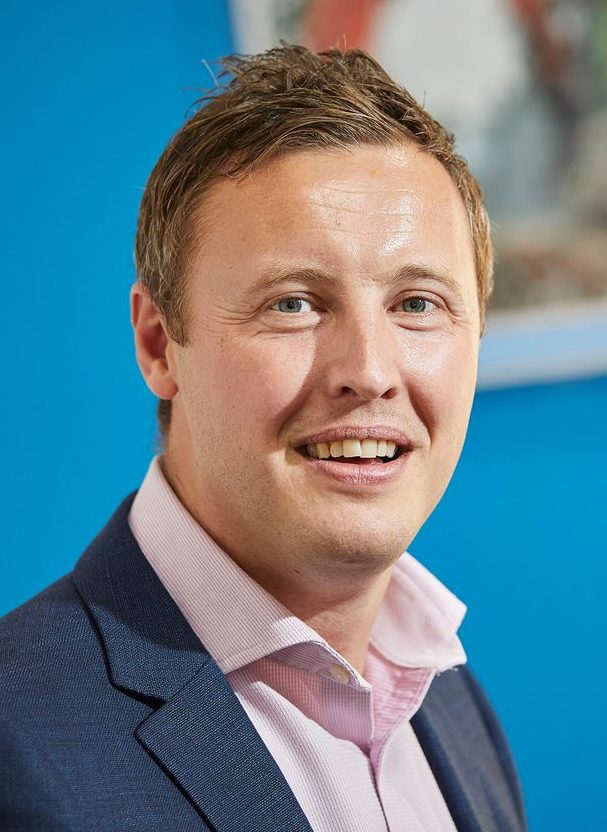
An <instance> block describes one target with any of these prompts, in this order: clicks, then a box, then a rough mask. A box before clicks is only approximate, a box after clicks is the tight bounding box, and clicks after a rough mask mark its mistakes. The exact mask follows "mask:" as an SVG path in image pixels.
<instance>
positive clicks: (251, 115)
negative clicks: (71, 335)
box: [135, 44, 493, 437]
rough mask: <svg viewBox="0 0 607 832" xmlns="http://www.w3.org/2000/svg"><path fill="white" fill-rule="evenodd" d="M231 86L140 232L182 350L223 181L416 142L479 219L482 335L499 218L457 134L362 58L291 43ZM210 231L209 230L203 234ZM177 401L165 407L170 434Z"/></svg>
mask: <svg viewBox="0 0 607 832" xmlns="http://www.w3.org/2000/svg"><path fill="white" fill-rule="evenodd" d="M221 64H222V67H223V72H222V73H221V75H222V76H225V75H228V74H229V75H232V76H233V77H232V78H231V80H230V81H229V83H228V84H227V85H226V86H225V87H222V88H217V89H216V90H214V91H211V93H210V94H209V95H207V96H204V97H203V98H201V99H200V100H199V101H198V102H196V104H197V105H198V109H196V111H195V113H194V115H193V116H192V117H191V118H190V119H189V120H188V121H186V123H185V124H184V125H183V127H182V128H181V129H180V130H179V132H178V133H176V135H175V136H173V138H172V139H171V141H170V142H169V144H168V146H167V148H166V149H165V151H164V153H163V154H162V156H161V157H160V159H159V160H158V162H157V163H156V166H155V167H154V170H153V171H152V173H151V175H150V178H149V180H148V183H147V186H146V188H145V192H144V194H143V199H142V201H141V209H140V212H139V221H138V225H137V238H136V244H135V259H136V267H137V275H138V279H139V280H140V281H141V283H142V284H143V285H144V286H145V287H146V289H147V291H148V292H149V295H150V297H151V299H152V301H153V302H154V304H155V305H156V307H157V308H158V310H159V311H160V312H161V314H162V315H163V317H164V320H165V323H166V326H167V330H168V332H169V334H170V335H171V337H172V338H173V339H174V340H175V341H177V342H178V343H180V344H182V345H185V344H187V342H188V304H187V285H188V273H189V268H188V263H189V259H190V257H191V256H192V254H193V252H194V251H195V250H196V247H197V245H199V244H200V243H201V242H202V240H201V238H200V234H198V235H196V233H195V227H194V226H195V223H194V221H193V219H194V218H195V216H196V210H197V209H198V208H199V206H200V204H201V202H202V199H203V197H204V195H205V193H206V191H207V189H208V188H209V186H210V185H211V184H212V183H213V182H215V181H216V180H217V179H219V178H220V177H222V176H230V177H244V176H246V175H247V173H249V172H250V171H251V170H253V169H255V168H257V167H259V166H260V165H262V164H263V163H264V162H267V161H269V160H271V159H273V158H276V157H277V156H279V155H281V154H284V153H289V152H294V151H297V150H303V149H313V148H318V149H321V150H322V149H330V148H349V147H352V146H356V145H378V146H391V145H392V146H393V145H395V144H399V143H402V141H403V140H407V139H409V140H412V141H414V142H416V143H417V144H419V145H420V146H421V147H422V148H423V149H424V150H426V151H427V152H428V153H430V154H432V155H433V156H435V157H436V158H437V159H438V160H439V161H440V162H441V164H442V165H443V167H444V168H445V169H446V170H447V172H448V173H449V174H450V176H451V178H452V179H453V182H454V183H455V185H456V187H457V189H458V191H459V193H460V195H461V198H462V201H463V203H464V206H465V208H466V211H467V213H468V218H469V221H470V228H471V231H472V240H473V246H474V258H475V265H476V275H477V285H478V298H479V305H480V310H481V327H484V321H485V312H486V306H487V301H488V299H489V296H490V294H491V290H492V288H493V250H492V245H491V235H490V228H489V219H488V216H487V212H486V210H485V206H484V202H483V196H482V193H481V190H480V188H479V185H478V183H477V181H476V179H475V178H474V176H473V175H472V173H471V172H470V169H469V168H468V165H467V163H466V162H465V161H464V159H462V158H461V157H460V156H458V155H457V153H456V152H455V142H454V138H453V135H452V134H451V133H449V132H448V131H447V130H445V128H444V127H442V126H441V125H440V124H439V123H438V122H437V121H436V120H435V119H434V118H432V116H431V115H430V114H429V113H428V112H426V110H424V108H423V107H421V106H420V105H419V104H418V103H417V102H416V101H415V99H414V98H413V96H412V95H411V94H410V93H409V92H408V91H407V90H406V89H405V88H404V87H402V86H400V85H399V84H397V83H396V82H395V81H393V80H392V79H391V78H390V76H389V75H388V74H387V73H386V72H385V71H384V69H382V67H381V66H380V65H379V64H378V63H377V61H376V60H374V59H373V58H372V57H371V56H370V55H368V54H367V53H366V52H363V51H362V50H359V49H350V50H346V51H341V50H339V49H330V50H328V51H326V52H319V53H315V52H311V51H310V50H308V49H306V48H305V47H303V46H294V45H289V44H282V45H281V46H280V47H276V48H274V49H270V50H268V51H267V52H263V53H262V54H260V55H249V56H243V55H232V56H229V57H227V58H224V59H223V60H222V61H221ZM203 233H204V231H203ZM170 416H171V403H170V402H169V401H163V400H160V402H159V405H158V420H159V425H160V431H161V435H162V436H163V437H165V436H166V434H167V432H168V427H169V423H170Z"/></svg>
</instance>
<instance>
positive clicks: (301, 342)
mask: <svg viewBox="0 0 607 832" xmlns="http://www.w3.org/2000/svg"><path fill="white" fill-rule="evenodd" d="M309 346H310V345H309V344H307V343H306V339H302V338H297V337H295V336H284V337H276V338H263V337H262V338H259V339H258V340H253V341H248V342H245V341H242V342H240V343H238V342H237V343H232V344H229V343H228V344H225V343H224V344H223V346H222V348H221V350H219V351H218V354H217V355H216V356H215V360H214V364H215V365H216V367H215V370H214V372H213V376H214V377H215V378H216V379H217V380H218V385H217V387H218V389H217V387H216V388H215V389H214V390H213V396H215V397H216V399H217V400H221V407H222V409H223V411H224V412H226V411H227V413H228V418H229V420H230V421H236V422H239V423H242V424H243V425H244V426H245V429H246V426H250V427H251V428H253V426H256V427H257V428H258V431H259V432H260V433H264V434H266V436H268V437H276V432H277V429H280V427H281V426H282V425H283V424H284V422H285V421H286V420H287V419H288V418H289V416H290V415H291V414H292V413H293V412H294V411H295V410H296V409H297V408H298V407H299V405H300V403H301V401H302V399H303V397H304V396H305V391H306V382H307V380H308V378H309V377H310V374H311V371H312V367H313V357H314V356H313V351H312V349H309Z"/></svg>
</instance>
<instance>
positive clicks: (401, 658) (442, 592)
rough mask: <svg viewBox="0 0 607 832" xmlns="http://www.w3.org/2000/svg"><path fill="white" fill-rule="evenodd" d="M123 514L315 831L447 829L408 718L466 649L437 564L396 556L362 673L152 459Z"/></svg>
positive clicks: (460, 608)
mask: <svg viewBox="0 0 607 832" xmlns="http://www.w3.org/2000/svg"><path fill="white" fill-rule="evenodd" d="M129 524H130V526H131V530H132V531H133V534H134V536H135V538H136V540H137V542H138V543H139V545H140V547H141V549H142V551H143V553H144V554H145V556H146V557H147V559H148V561H149V562H150V564H151V565H152V567H153V568H154V570H155V572H156V573H157V575H158V576H159V578H160V580H161V581H162V583H163V584H164V586H165V587H166V589H167V590H168V592H169V594H170V595H171V597H172V598H173V599H174V601H175V602H176V603H177V605H178V607H179V608H180V610H181V612H182V613H183V615H184V617H185V618H186V620H187V621H188V623H189V624H190V626H191V627H192V629H193V630H194V632H195V633H196V634H197V635H198V636H199V638H200V639H201V641H202V642H203V643H204V644H205V647H206V649H207V650H208V651H209V653H210V654H211V655H212V657H213V658H214V660H215V661H216V662H217V664H218V666H219V667H220V669H221V670H222V671H223V672H224V673H225V674H226V675H227V678H228V681H229V683H230V685H231V686H232V688H233V690H234V691H235V693H236V695H237V697H238V699H239V700H240V702H241V704H242V705H243V707H244V710H245V711H246V713H247V714H248V716H249V718H250V719H251V721H252V723H253V725H254V726H255V728H256V729H257V731H258V733H259V734H260V736H261V737H262V739H263V740H264V742H265V744H266V746H267V747H268V749H269V750H270V752H271V754H272V756H273V757H274V759H275V760H276V761H277V762H278V764H279V767H280V769H281V771H282V772H283V774H284V775H285V777H286V780H287V782H288V783H289V785H290V786H291V788H292V789H293V792H294V793H295V796H296V797H297V799H298V801H299V803H300V804H301V806H302V807H303V809H304V811H305V814H306V816H307V818H308V820H309V821H310V824H311V825H312V827H313V829H314V830H316V832H388V830H390V831H391V832H394V831H395V830H398V832H453V830H454V826H453V821H452V820H451V817H450V815H449V812H448V810H447V807H446V805H445V802H444V800H443V797H442V795H441V792H440V790H439V788H438V786H437V784H436V781H435V779H434V776H433V774H432V771H431V769H430V767H429V765H428V763H427V761H426V759H425V757H424V754H423V752H422V750H421V748H420V746H419V743H418V741H417V738H416V736H415V733H414V732H413V730H412V728H411V725H410V722H409V720H410V718H411V717H412V716H413V714H415V713H416V711H417V710H418V708H419V706H420V704H421V702H422V701H423V697H424V696H425V694H426V692H427V690H428V688H429V686H430V684H431V682H432V679H433V678H434V675H435V673H436V671H437V670H443V671H444V670H447V669H448V668H451V667H453V666H454V665H458V664H461V663H463V662H464V661H465V659H466V657H465V654H464V651H463V648H462V645H461V643H460V641H459V639H458V638H457V635H456V630H457V628H458V626H459V624H460V622H461V619H462V618H463V615H464V613H465V607H464V605H463V604H462V603H461V602H460V601H458V600H457V599H456V598H455V597H454V596H453V595H452V594H451V593H450V592H449V591H448V590H447V589H446V588H445V587H444V586H443V585H442V584H441V583H440V582H439V581H438V580H437V579H436V578H434V576H432V575H431V574H430V573H428V572H427V570H425V569H424V568H423V567H422V566H421V564H419V563H417V561H415V560H414V559H413V558H412V557H411V556H410V555H407V554H405V555H403V557H402V558H401V559H400V561H399V562H398V564H397V565H396V567H395V569H394V572H393V576H392V579H391V583H390V585H389V587H388V590H387V593H386V596H385V599H384V603H383V605H382V607H381V610H380V613H379V616H378V619H377V622H376V625H375V627H374V630H373V633H372V640H371V648H370V650H369V657H368V661H367V664H366V668H365V677H364V678H363V677H362V676H360V674H358V673H357V672H356V670H355V669H354V668H353V667H352V666H351V665H350V664H349V663H348V662H347V661H346V660H345V659H344V658H342V656H340V655H339V653H337V652H335V651H334V650H333V649H332V648H331V647H330V646H329V645H328V644H327V643H326V642H325V641H324V640H323V639H322V638H321V637H320V636H319V635H318V634H317V633H316V632H315V631H314V630H312V629H310V627H308V626H307V625H306V624H305V623H304V622H302V621H301V620H300V619H298V618H296V617H295V616H293V615H292V614H291V613H290V612H289V611H288V610H287V609H285V608H284V607H283V606H282V605H281V604H279V603H278V602H277V601H276V600H275V599H274V598H273V597H272V596H271V595H269V594H268V593H267V592H265V590H263V588H262V587H260V586H259V585H258V584H257V583H255V581H253V580H252V579H251V578H250V577H249V576H248V575H247V574H246V573H245V572H244V571H243V570H242V569H240V567H238V565H237V564H235V563H234V562H233V561H232V560H231V559H230V558H229V557H228V556H227V555H226V554H225V553H224V552H223V551H222V550H221V548H220V547H219V546H217V544H216V543H215V542H214V541H213V540H212V539H211V538H210V537H209V536H208V535H207V534H206V533H205V531H204V530H203V529H202V528H201V527H200V526H199V525H198V523H196V522H195V521H194V519H193V518H192V517H191V515H190V514H189V513H188V512H187V510H186V509H185V507H184V506H183V505H182V503H181V502H180V501H179V500H178V498H177V497H176V495H175V494H174V492H173V491H172V489H171V488H170V486H169V484H168V483H167V481H166V479H165V478H164V476H163V474H162V470H161V467H160V465H159V460H158V458H156V459H154V460H153V461H152V464H151V465H150V468H149V470H148V473H147V476H146V478H145V480H144V482H143V484H142V487H141V488H140V490H139V492H138V494H137V497H136V499H135V502H134V503H133V507H132V509H131V513H130V516H129ZM226 612H227V613H228V614H226Z"/></svg>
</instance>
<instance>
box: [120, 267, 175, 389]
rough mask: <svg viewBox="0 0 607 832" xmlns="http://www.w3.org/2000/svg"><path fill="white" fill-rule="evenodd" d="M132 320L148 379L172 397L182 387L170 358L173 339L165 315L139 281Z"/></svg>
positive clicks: (140, 361) (133, 293) (133, 291)
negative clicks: (167, 328) (178, 383)
mask: <svg viewBox="0 0 607 832" xmlns="http://www.w3.org/2000/svg"><path fill="white" fill-rule="evenodd" d="M131 324H132V325H133V329H134V331H135V351H136V354H137V363H138V364H139V369H140V370H141V374H142V375H143V377H144V379H145V383H146V384H147V386H148V387H149V388H150V390H151V391H152V393H154V394H155V395H156V396H158V398H159V399H172V398H173V397H174V396H175V395H176V393H177V391H178V389H179V388H178V385H177V380H176V378H175V372H174V368H173V367H172V363H173V362H172V361H170V352H171V349H170V347H171V345H172V344H173V341H172V339H171V337H170V335H169V334H168V332H167V330H166V325H165V322H164V318H163V316H162V315H161V314H160V312H159V311H158V309H157V308H156V306H155V305H154V303H153V302H152V300H151V298H150V296H149V294H148V292H147V290H146V289H145V288H144V287H143V286H142V285H141V283H139V282H137V283H135V285H134V286H133V287H132V289H131Z"/></svg>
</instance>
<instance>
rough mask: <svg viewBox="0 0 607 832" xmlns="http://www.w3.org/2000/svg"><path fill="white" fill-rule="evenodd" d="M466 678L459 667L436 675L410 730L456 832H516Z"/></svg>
mask: <svg viewBox="0 0 607 832" xmlns="http://www.w3.org/2000/svg"><path fill="white" fill-rule="evenodd" d="M467 677H468V673H467V671H466V670H465V669H464V668H462V669H460V670H453V671H447V672H445V673H443V674H441V675H440V676H438V677H437V678H436V679H435V680H434V682H433V683H432V685H431V687H430V690H429V691H428V694H427V696H426V698H425V699H424V703H423V705H422V707H421V708H420V710H419V711H418V712H417V714H416V715H415V716H414V717H413V719H412V720H411V725H412V727H413V729H414V731H415V733H416V735H417V738H418V740H419V742H420V745H421V746H422V749H423V751H424V753H425V755H426V758H427V760H428V763H429V764H430V767H431V769H432V771H433V773H434V776H435V778H436V781H437V783H438V786H439V788H440V790H441V792H442V793H443V797H444V798H445V802H446V804H447V806H448V808H449V811H450V812H451V816H452V817H453V821H454V823H455V825H456V827H457V829H458V831H459V832H522V830H524V829H525V824H524V821H523V819H522V818H521V817H520V816H519V814H518V809H517V806H516V804H515V802H514V799H513V794H512V791H511V787H510V784H509V783H508V781H507V779H506V776H505V773H504V768H503V766H502V762H501V761H500V759H499V757H498V754H497V752H496V746H495V743H494V741H493V737H492V736H491V735H490V733H489V732H488V730H487V724H486V722H485V719H484V716H483V714H482V713H481V711H480V709H479V705H478V702H477V701H476V700H475V698H474V696H473V695H472V694H471V690H470V687H469V685H468V683H467V681H466V680H467Z"/></svg>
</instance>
